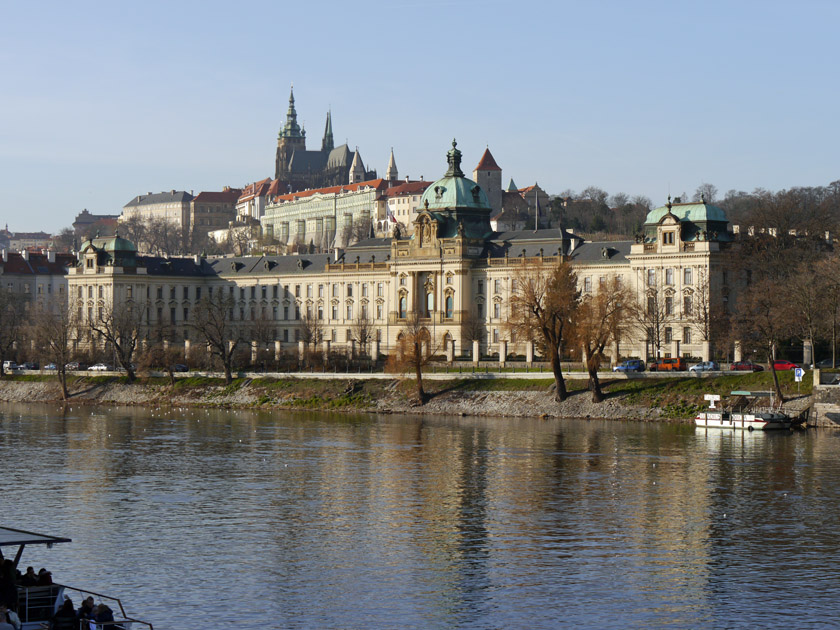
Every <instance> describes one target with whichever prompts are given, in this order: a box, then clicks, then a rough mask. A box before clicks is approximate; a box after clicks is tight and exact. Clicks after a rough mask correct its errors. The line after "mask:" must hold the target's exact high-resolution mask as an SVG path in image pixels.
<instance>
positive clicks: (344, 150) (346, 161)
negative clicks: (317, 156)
mask: <svg viewBox="0 0 840 630" xmlns="http://www.w3.org/2000/svg"><path fill="white" fill-rule="evenodd" d="M352 155H353V154H352V153H351V151H350V147H348V146H347V144H346V143H345V144H342V145H340V146H337V147H336V148H334V149H333V150H332V151H330V152H329V155H328V156H327V168H337V167H342V168H343V167H346V166H349V165H350V162H351V160H352V159H353V158H352V157H351V156H352Z"/></svg>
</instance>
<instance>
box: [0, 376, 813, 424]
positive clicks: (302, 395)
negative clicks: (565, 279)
mask: <svg viewBox="0 0 840 630" xmlns="http://www.w3.org/2000/svg"><path fill="white" fill-rule="evenodd" d="M779 379H780V381H781V384H782V387H783V390H784V391H785V394H786V396H788V397H796V396H805V395H809V394H810V393H811V374H810V373H806V376H805V380H804V381H803V382H802V383H801V384H798V386H797V384H796V383H794V382H793V374H792V373H791V372H785V373H780V374H779ZM551 383H552V381H551V380H550V379H548V378H527V379H503V378H483V379H470V378H456V377H455V375H453V378H452V379H449V380H431V379H427V380H425V381H424V386H425V388H426V391H427V392H428V394H429V396H430V400H429V401H428V402H427V403H426V404H425V405H423V406H419V405H417V404H416V402H415V401H414V400H413V394H414V381H413V380H410V379H397V378H394V379H364V378H353V379H351V378H348V377H347V376H345V377H342V376H341V375H336V377H335V378H333V379H323V378H306V376H303V375H302V377H301V378H282V379H278V378H270V377H249V378H237V379H235V380H234V381H233V383H231V384H230V385H225V382H224V380H223V379H221V378H214V377H208V376H195V375H192V376H191V375H183V376H181V377H180V378H178V379H176V381H175V384H174V385H173V384H171V383H170V381H169V379H168V378H165V377H163V378H162V377H141V378H139V379H138V380H137V381H135V382H134V383H128V382H127V379H126V378H125V377H119V376H71V377H69V379H68V386H69V389H70V392H71V402H72V403H74V404H125V405H154V406H160V405H182V406H212V407H225V408H262V409H324V410H348V411H349V410H352V411H370V412H376V413H432V414H441V415H483V416H554V417H578V418H621V419H631V420H646V421H651V420H664V421H686V420H690V419H691V418H692V417H693V416H694V415H695V414H696V412H697V411H698V410H700V409H702V408H703V407H705V406H706V403H705V402H704V400H703V395H704V394H709V393H715V394H720V395H721V396H723V397H725V396H727V395H728V394H729V392H730V391H732V390H736V389H748V390H769V389H771V388H772V378H771V375H770V374H769V373H767V372H758V373H745V374H727V375H721V376H714V377H704V378H698V377H675V378H655V379H652V378H646V379H636V378H629V379H615V380H611V379H609V378H607V379H605V380H604V381H603V383H602V386H603V389H604V393H605V394H606V397H607V398H606V400H605V401H604V402H602V403H599V404H594V403H592V402H591V394H590V393H589V392H588V391H587V390H586V380H585V379H583V380H582V379H569V380H567V387H568V389H569V393H570V396H569V398H568V400H566V401H565V402H564V403H562V404H557V403H555V402H554V400H553V398H552V395H551V394H550V393H549V392H548V388H549V386H550V385H551ZM60 399H61V396H60V390H59V386H58V381H57V379H56V377H55V376H52V375H46V374H31V375H10V376H6V377H5V378H4V379H2V380H0V400H2V401H7V402H36V401H37V402H58V401H60Z"/></svg>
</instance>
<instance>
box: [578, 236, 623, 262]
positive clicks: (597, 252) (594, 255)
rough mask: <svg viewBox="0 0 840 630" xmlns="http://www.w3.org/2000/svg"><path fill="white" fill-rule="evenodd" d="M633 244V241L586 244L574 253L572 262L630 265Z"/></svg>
mask: <svg viewBox="0 0 840 630" xmlns="http://www.w3.org/2000/svg"><path fill="white" fill-rule="evenodd" d="M632 244H633V242H632V241H601V242H596V243H584V244H583V245H581V246H580V247H578V248H577V249H576V250H575V251H573V252H572V260H573V261H574V262H580V263H604V264H618V265H626V264H628V261H627V256H628V255H629V254H630V246H631V245H632ZM604 250H606V252H605V251H604ZM605 254H606V255H605Z"/></svg>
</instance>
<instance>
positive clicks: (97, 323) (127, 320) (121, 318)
mask: <svg viewBox="0 0 840 630" xmlns="http://www.w3.org/2000/svg"><path fill="white" fill-rule="evenodd" d="M146 310H147V307H146V304H145V303H142V302H135V301H133V300H127V301H124V302H122V301H118V300H117V299H116V298H115V299H113V300H111V302H110V304H105V305H102V306H99V307H97V308H95V309H94V313H93V319H91V320H90V321H88V326H89V327H90V330H91V332H93V333H96V335H98V336H99V338H100V339H101V340H103V341H105V342H106V343H107V344H110V345H111V347H112V348H113V350H114V355H115V356H116V358H117V361H118V362H119V364H120V365H121V366H122V367H123V369H124V370H125V371H126V374H127V375H128V380H129V382H131V381H134V379H135V378H137V373H136V370H137V369H136V368H135V366H134V363H132V361H133V359H134V352H135V350H136V349H137V345H138V343H139V341H140V335H141V332H142V327H143V318H144V316H145V314H146ZM96 335H94V339H95V337H96Z"/></svg>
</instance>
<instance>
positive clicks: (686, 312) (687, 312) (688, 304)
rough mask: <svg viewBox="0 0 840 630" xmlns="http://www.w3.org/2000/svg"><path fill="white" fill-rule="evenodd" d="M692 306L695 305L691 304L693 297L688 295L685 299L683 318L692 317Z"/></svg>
mask: <svg viewBox="0 0 840 630" xmlns="http://www.w3.org/2000/svg"><path fill="white" fill-rule="evenodd" d="M692 306H693V305H692V303H691V296H690V295H686V296H685V297H683V316H685V317H688V316H689V315H691V307H692Z"/></svg>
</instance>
